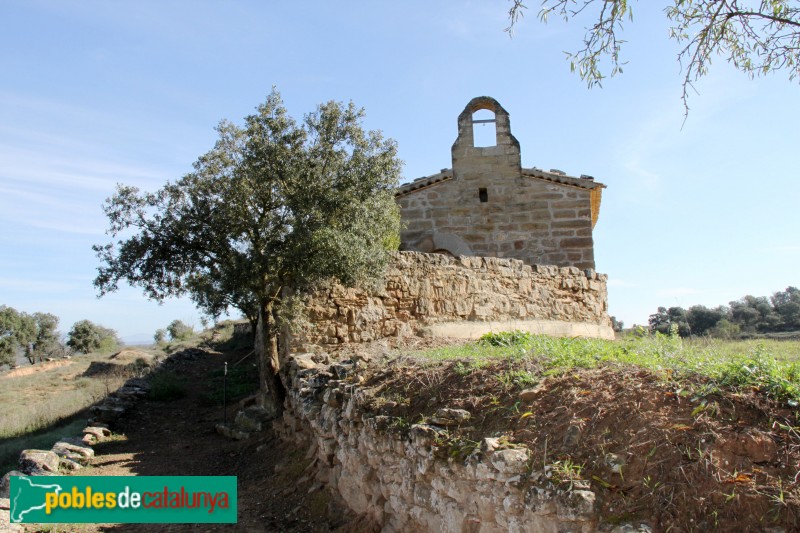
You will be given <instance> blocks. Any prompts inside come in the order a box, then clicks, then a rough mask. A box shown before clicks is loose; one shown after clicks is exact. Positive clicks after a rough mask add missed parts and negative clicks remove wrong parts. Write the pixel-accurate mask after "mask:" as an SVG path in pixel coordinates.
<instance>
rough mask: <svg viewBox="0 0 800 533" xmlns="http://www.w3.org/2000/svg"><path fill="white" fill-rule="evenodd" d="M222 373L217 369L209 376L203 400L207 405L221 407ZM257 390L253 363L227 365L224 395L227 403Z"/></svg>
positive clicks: (255, 371)
mask: <svg viewBox="0 0 800 533" xmlns="http://www.w3.org/2000/svg"><path fill="white" fill-rule="evenodd" d="M223 374H224V371H223V369H222V368H218V369H216V370H214V371H213V372H211V373H210V374H209V380H208V392H207V393H206V394H205V395H204V397H203V400H204V402H205V403H206V404H208V405H222V400H223V378H224V375H223ZM257 390H258V369H257V368H256V366H255V364H254V363H253V362H249V363H248V361H244V362H243V363H241V364H239V365H235V366H234V365H228V376H227V383H225V385H224V393H225V396H227V399H228V401H229V402H230V401H232V400H235V399H237V398H241V397H242V396H246V395H248V394H251V393H253V392H255V391H257Z"/></svg>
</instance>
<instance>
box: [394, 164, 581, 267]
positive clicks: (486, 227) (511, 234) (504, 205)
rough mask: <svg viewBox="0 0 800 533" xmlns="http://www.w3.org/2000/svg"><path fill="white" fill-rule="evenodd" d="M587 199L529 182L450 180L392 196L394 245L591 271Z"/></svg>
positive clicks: (565, 187) (490, 178) (571, 191)
mask: <svg viewBox="0 0 800 533" xmlns="http://www.w3.org/2000/svg"><path fill="white" fill-rule="evenodd" d="M481 189H483V190H484V191H485V197H484V198H485V200H486V201H485V202H481V201H480V191H481ZM590 197H591V191H590V190H588V189H582V188H579V187H572V186H569V185H563V184H558V183H553V182H548V181H544V180H539V179H536V178H531V177H516V178H500V177H497V176H496V175H493V174H491V173H487V175H486V179H483V180H480V179H477V178H476V179H473V180H470V183H465V182H464V181H458V180H455V179H450V180H446V181H443V182H440V183H437V184H436V186H433V187H427V188H424V189H421V190H417V191H414V192H413V193H410V194H406V195H403V196H398V198H397V202H398V205H399V206H400V212H401V214H402V218H403V222H404V224H405V227H404V229H403V231H402V234H401V241H402V242H403V244H404V246H405V247H406V248H407V249H411V250H418V251H425V252H433V251H438V250H443V251H447V252H449V253H451V254H453V255H478V256H494V257H510V258H514V259H520V260H522V261H524V262H525V263H527V264H529V265H536V264H545V265H559V266H576V267H578V268H580V269H587V268H592V269H593V268H594V265H595V262H594V240H593V238H592V216H591V207H590Z"/></svg>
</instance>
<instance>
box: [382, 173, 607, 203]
mask: <svg viewBox="0 0 800 533" xmlns="http://www.w3.org/2000/svg"><path fill="white" fill-rule="evenodd" d="M522 175H523V176H525V177H529V178H538V179H541V180H545V181H552V182H553V183H560V184H562V185H571V186H573V187H579V188H581V189H588V190H593V189H598V188H600V189H604V188H605V185H603V184H602V183H600V182H599V181H594V178H592V177H589V176H581V177H580V178H575V177H572V176H567V175H566V174H565V173H563V172H561V171H559V170H555V169H551V170H550V171H549V172H548V171H546V170H542V169H540V168H536V167H534V168H523V169H522ZM451 179H453V169H450V168H443V169H442V170H441V171H440V172H438V173H437V174H432V175H430V176H423V177H421V178H417V179H415V180H414V181H412V182H410V183H406V184H403V185H400V186H399V187H398V188H397V191H395V196H404V195H406V194H408V193H410V192H413V191H416V190H419V189H424V188H426V187H430V186H431V185H435V184H437V183H441V182H443V181H448V180H451Z"/></svg>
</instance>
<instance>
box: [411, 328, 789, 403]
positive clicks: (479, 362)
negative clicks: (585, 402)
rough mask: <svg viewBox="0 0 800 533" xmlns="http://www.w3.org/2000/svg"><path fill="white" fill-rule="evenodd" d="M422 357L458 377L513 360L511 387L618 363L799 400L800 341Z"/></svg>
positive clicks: (558, 341) (573, 346) (599, 345)
mask: <svg viewBox="0 0 800 533" xmlns="http://www.w3.org/2000/svg"><path fill="white" fill-rule="evenodd" d="M510 333H511V332H509V334H510ZM419 355H420V356H422V357H424V358H427V359H432V360H436V361H449V360H455V361H456V363H455V364H454V366H453V370H454V371H455V372H456V373H457V374H460V375H466V374H468V373H469V372H470V371H471V369H472V368H479V367H482V366H486V365H488V364H490V363H491V362H493V361H494V362H496V361H502V360H507V361H510V362H513V363H514V365H513V367H512V369H511V370H509V371H507V372H503V373H501V374H499V375H498V376H497V379H498V380H499V381H500V382H501V383H503V384H504V385H505V386H506V387H507V388H509V389H510V388H513V387H515V386H516V387H525V386H530V385H531V384H533V383H536V382H538V381H539V379H540V377H541V376H546V375H553V374H561V373H563V372H568V371H569V370H571V369H574V368H594V367H597V366H600V365H608V364H615V365H635V366H638V367H642V368H646V369H649V370H652V371H654V372H657V373H659V374H660V375H662V376H663V377H664V378H665V379H669V380H678V381H679V380H681V378H682V377H683V376H698V375H699V376H703V377H705V378H706V379H707V380H709V385H708V386H709V387H711V388H713V387H715V386H716V387H731V388H741V389H745V390H752V389H754V388H755V389H758V390H759V391H761V392H762V393H763V394H765V395H768V396H771V397H774V398H778V399H781V400H790V401H792V402H794V401H800V342H793V341H758V342H755V341H736V342H722V341H715V340H712V339H700V340H697V341H687V340H684V339H682V338H681V337H680V336H678V335H664V334H661V333H655V334H653V335H644V336H640V335H629V336H627V337H624V338H623V339H621V340H618V341H606V340H601V339H580V338H554V337H546V336H540V335H531V336H530V337H529V338H528V339H527V340H526V341H525V342H524V343H522V344H518V345H516V346H508V345H503V344H491V343H487V342H483V341H480V340H479V341H477V342H473V343H469V344H465V345H463V346H458V347H452V346H450V347H444V348H436V349H433V350H429V351H426V352H422V353H420V354H419Z"/></svg>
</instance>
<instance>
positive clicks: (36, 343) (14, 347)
mask: <svg viewBox="0 0 800 533" xmlns="http://www.w3.org/2000/svg"><path fill="white" fill-rule="evenodd" d="M56 328H58V317H57V316H55V315H52V314H50V313H33V314H32V315H29V314H27V313H24V312H19V311H17V310H16V309H14V308H13V307H8V306H5V305H3V306H0V365H3V364H9V365H14V364H15V361H16V354H17V351H19V350H22V351H24V352H25V355H26V357H27V358H28V360H29V361H30V363H31V364H34V363H35V362H36V360H37V359H38V360H39V361H41V360H43V359H44V357H45V356H47V355H50V354H52V353H53V352H56V351H58V350H59V349H60V343H59V338H58V332H57V331H56Z"/></svg>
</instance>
